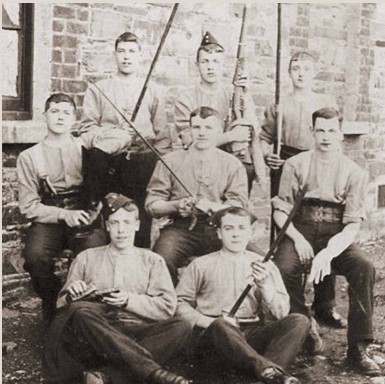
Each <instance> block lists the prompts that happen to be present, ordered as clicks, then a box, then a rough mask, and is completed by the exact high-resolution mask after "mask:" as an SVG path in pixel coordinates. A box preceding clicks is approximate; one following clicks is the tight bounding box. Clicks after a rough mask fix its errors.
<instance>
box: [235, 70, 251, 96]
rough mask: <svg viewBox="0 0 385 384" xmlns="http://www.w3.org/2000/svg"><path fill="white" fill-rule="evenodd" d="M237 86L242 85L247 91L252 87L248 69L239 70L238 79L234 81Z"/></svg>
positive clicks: (244, 90)
mask: <svg viewBox="0 0 385 384" xmlns="http://www.w3.org/2000/svg"><path fill="white" fill-rule="evenodd" d="M233 84H234V85H235V86H236V87H242V88H243V92H247V91H248V90H249V89H250V87H251V84H252V82H251V80H250V79H249V76H248V74H247V72H246V71H244V70H243V71H238V74H237V79H236V80H235V81H234V83H233Z"/></svg>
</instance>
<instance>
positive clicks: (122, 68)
mask: <svg viewBox="0 0 385 384" xmlns="http://www.w3.org/2000/svg"><path fill="white" fill-rule="evenodd" d="M115 59H116V63H117V65H118V71H119V72H120V73H122V74H124V75H130V74H132V73H136V70H137V68H138V65H139V63H140V59H141V52H140V49H139V46H138V44H137V43H136V42H135V41H121V42H120V43H118V46H117V47H116V50H115Z"/></svg>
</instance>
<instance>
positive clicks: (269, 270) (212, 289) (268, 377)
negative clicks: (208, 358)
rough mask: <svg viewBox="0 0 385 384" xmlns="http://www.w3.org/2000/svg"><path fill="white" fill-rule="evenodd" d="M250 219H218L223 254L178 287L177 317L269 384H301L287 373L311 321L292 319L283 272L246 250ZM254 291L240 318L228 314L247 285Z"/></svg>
mask: <svg viewBox="0 0 385 384" xmlns="http://www.w3.org/2000/svg"><path fill="white" fill-rule="evenodd" d="M251 221H252V217H251V215H250V214H249V213H248V212H247V211H246V210H244V209H243V208H239V207H230V208H226V209H224V210H221V211H219V212H218V213H217V214H216V224H217V227H218V236H219V238H220V239H221V240H222V249H221V250H219V251H218V252H214V253H211V254H209V255H206V256H202V257H200V258H197V259H195V260H193V261H192V262H191V263H190V265H189V266H188V267H187V268H186V270H185V271H184V272H183V274H182V277H181V280H180V282H179V284H178V286H177V289H176V290H177V295H178V307H177V314H178V315H180V316H181V317H184V318H185V319H187V320H188V321H189V322H190V323H191V325H192V326H195V327H196V330H197V333H198V334H199V335H200V338H201V340H200V342H201V345H202V344H203V343H204V345H207V343H208V345H210V346H211V347H213V348H214V349H215V351H216V353H217V354H218V356H219V357H220V358H222V359H223V360H224V361H225V362H227V363H230V364H232V365H233V366H235V367H236V368H239V369H241V370H243V371H244V372H245V373H248V374H251V375H252V376H253V377H256V378H258V379H259V380H262V381H263V382H264V383H271V384H275V383H277V384H280V383H286V384H287V383H298V380H297V379H296V378H294V377H293V376H290V375H289V374H288V373H286V372H285V371H284V369H285V368H286V367H287V366H288V365H289V364H290V363H291V362H292V360H293V359H294V358H295V356H296V355H297V353H298V351H299V349H300V348H301V346H302V343H303V341H304V340H305V338H306V336H307V333H308V330H309V321H308V319H307V318H306V317H305V316H303V315H299V314H291V315H288V316H287V314H288V312H289V296H288V294H287V292H286V289H285V286H284V283H283V281H282V278H281V275H280V273H279V270H278V268H277V267H276V266H275V265H274V264H273V262H271V261H268V262H266V263H264V262H263V261H262V258H261V256H259V255H257V254H256V253H253V252H249V251H246V246H247V243H248V241H249V240H250V237H251V234H252V230H251ZM248 281H250V282H251V283H252V284H253V288H252V290H251V291H250V293H249V294H248V295H247V297H246V298H245V300H244V301H243V303H242V305H241V306H240V308H239V310H238V313H237V316H236V317H235V318H231V317H229V316H226V315H225V313H226V312H225V311H229V309H230V308H231V307H232V305H233V304H234V303H235V301H236V300H237V298H238V297H239V295H240V293H241V292H242V290H243V288H244V287H245V286H246V284H247V282H248Z"/></svg>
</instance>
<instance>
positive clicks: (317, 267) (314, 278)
mask: <svg viewBox="0 0 385 384" xmlns="http://www.w3.org/2000/svg"><path fill="white" fill-rule="evenodd" d="M332 260H333V256H332V255H331V254H330V253H329V251H328V250H327V249H326V248H325V249H323V250H322V251H320V252H318V253H317V255H316V256H315V258H314V260H313V265H312V267H311V270H310V275H309V279H308V280H309V282H314V283H315V284H319V283H320V282H321V281H322V280H323V279H324V278H325V276H328V275H330V272H331V261H332Z"/></svg>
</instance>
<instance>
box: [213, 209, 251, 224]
mask: <svg viewBox="0 0 385 384" xmlns="http://www.w3.org/2000/svg"><path fill="white" fill-rule="evenodd" d="M230 214H231V215H235V216H241V217H248V218H249V219H250V224H253V223H254V221H255V220H257V218H256V217H255V216H254V215H253V214H252V213H251V212H249V211H248V210H246V209H245V208H242V207H228V208H224V209H221V210H219V211H217V212H215V214H214V215H213V218H212V223H213V224H214V226H215V227H216V228H220V227H221V225H222V219H223V217H224V216H226V215H230Z"/></svg>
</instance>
